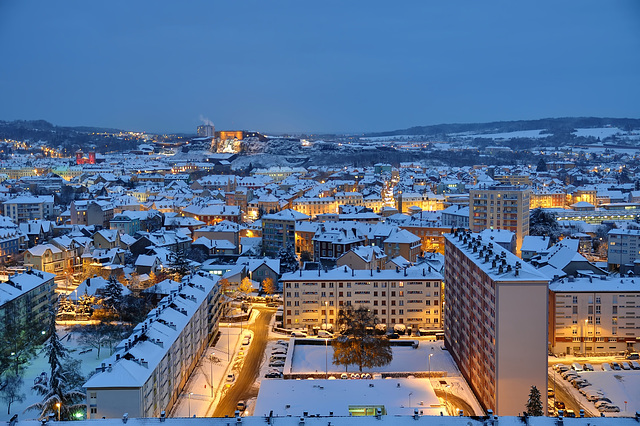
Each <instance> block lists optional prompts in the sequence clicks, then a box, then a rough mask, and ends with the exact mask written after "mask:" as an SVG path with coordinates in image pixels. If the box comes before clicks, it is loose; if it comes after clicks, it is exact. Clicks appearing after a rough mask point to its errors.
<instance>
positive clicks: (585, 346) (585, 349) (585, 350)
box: [582, 318, 589, 356]
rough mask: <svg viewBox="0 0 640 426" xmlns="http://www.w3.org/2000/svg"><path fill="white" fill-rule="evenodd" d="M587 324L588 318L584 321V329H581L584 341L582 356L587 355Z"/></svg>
mask: <svg viewBox="0 0 640 426" xmlns="http://www.w3.org/2000/svg"><path fill="white" fill-rule="evenodd" d="M587 324H589V318H587V319H586V320H584V328H583V329H582V335H583V336H582V340H583V341H584V355H585V356H586V354H587Z"/></svg>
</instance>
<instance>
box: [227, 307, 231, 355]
mask: <svg viewBox="0 0 640 426" xmlns="http://www.w3.org/2000/svg"><path fill="white" fill-rule="evenodd" d="M229 333H230V329H229V318H227V362H229V352H230V351H231V345H230V344H229Z"/></svg>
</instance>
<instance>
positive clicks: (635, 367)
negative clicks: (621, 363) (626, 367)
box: [629, 361, 640, 370]
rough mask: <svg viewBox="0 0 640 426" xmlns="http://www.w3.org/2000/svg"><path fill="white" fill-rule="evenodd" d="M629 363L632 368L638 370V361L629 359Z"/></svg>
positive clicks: (639, 366) (639, 368)
mask: <svg viewBox="0 0 640 426" xmlns="http://www.w3.org/2000/svg"><path fill="white" fill-rule="evenodd" d="M629 364H630V365H631V368H633V369H634V370H640V363H639V362H638V361H629Z"/></svg>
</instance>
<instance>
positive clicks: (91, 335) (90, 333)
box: [74, 324, 107, 358]
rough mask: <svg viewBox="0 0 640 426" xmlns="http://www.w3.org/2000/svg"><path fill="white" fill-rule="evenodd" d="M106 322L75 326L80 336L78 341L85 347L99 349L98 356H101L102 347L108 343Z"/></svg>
mask: <svg viewBox="0 0 640 426" xmlns="http://www.w3.org/2000/svg"><path fill="white" fill-rule="evenodd" d="M105 325H106V324H88V325H81V326H77V327H74V331H76V332H77V333H78V334H79V336H78V343H80V344H81V345H82V346H84V347H88V348H92V349H95V350H96V351H97V355H96V357H97V358H100V349H102V347H103V346H104V345H105V343H106V340H107V339H106V333H105Z"/></svg>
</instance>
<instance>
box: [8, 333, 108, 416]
mask: <svg viewBox="0 0 640 426" xmlns="http://www.w3.org/2000/svg"><path fill="white" fill-rule="evenodd" d="M57 330H58V336H60V338H62V339H63V343H64V345H65V347H66V348H67V349H69V350H70V351H72V352H71V354H70V356H71V357H72V358H73V359H74V360H76V361H77V362H78V363H79V365H80V370H81V372H82V374H83V375H84V376H85V377H86V376H88V375H89V373H90V372H92V371H95V368H96V367H98V366H99V365H100V363H101V362H102V360H103V359H105V358H108V357H109V355H110V354H109V349H107V348H102V349H101V350H100V358H98V357H97V353H96V350H95V349H93V350H91V351H89V352H86V353H80V352H84V350H85V349H86V348H84V347H82V346H80V345H79V343H78V342H77V340H76V337H77V335H76V333H69V331H67V327H62V326H58V327H57ZM42 372H46V373H47V375H50V374H51V370H50V368H49V364H47V360H46V359H45V356H44V354H42V353H39V354H38V356H36V357H35V358H34V359H32V360H31V363H30V364H29V366H28V367H27V369H26V371H25V373H24V385H23V387H22V393H24V394H25V396H26V399H25V400H24V402H22V403H13V404H11V414H7V406H6V404H5V402H4V401H0V421H6V420H9V419H10V418H11V416H12V415H13V414H18V417H19V418H20V419H21V420H25V419H34V418H36V417H37V416H38V411H37V410H30V411H27V412H26V413H23V412H24V410H25V409H26V408H27V407H28V406H29V405H31V404H34V403H36V402H38V401H40V399H41V397H40V395H38V394H36V393H35V392H34V391H33V390H31V387H32V386H33V382H34V380H35V379H36V377H38V376H39V375H40V373H42Z"/></svg>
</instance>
